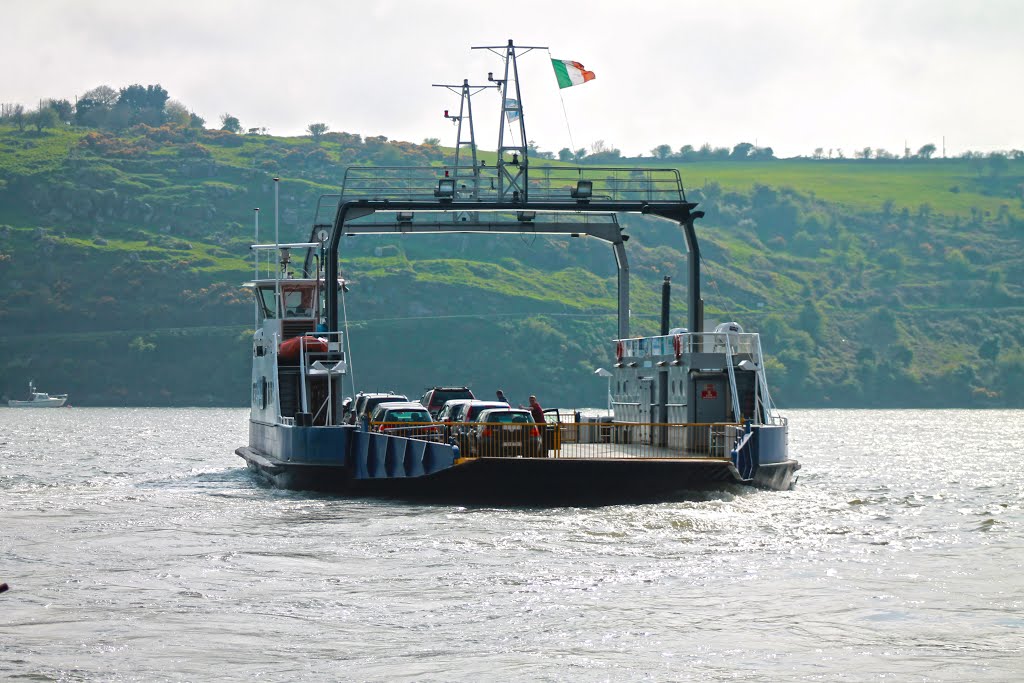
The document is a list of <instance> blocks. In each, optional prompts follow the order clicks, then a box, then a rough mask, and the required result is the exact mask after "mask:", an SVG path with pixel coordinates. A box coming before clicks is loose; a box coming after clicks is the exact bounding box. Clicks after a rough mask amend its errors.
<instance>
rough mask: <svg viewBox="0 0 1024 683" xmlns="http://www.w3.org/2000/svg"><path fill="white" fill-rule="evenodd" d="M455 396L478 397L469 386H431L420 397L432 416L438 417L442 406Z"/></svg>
mask: <svg viewBox="0 0 1024 683" xmlns="http://www.w3.org/2000/svg"><path fill="white" fill-rule="evenodd" d="M453 398H476V396H474V395H473V392H472V391H470V390H469V387H431V388H430V389H427V392H426V393H425V394H423V396H422V397H421V398H420V403H422V404H423V405H424V406H426V407H427V410H429V411H430V415H431V416H432V417H435V418H436V417H437V414H438V413H439V412H441V407H442V406H443V405H444V404H445V403H446V402H448V401H450V400H452V399H453Z"/></svg>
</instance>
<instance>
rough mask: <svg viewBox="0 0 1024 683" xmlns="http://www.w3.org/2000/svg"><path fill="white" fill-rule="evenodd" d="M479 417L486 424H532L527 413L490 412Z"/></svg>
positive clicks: (531, 418)
mask: <svg viewBox="0 0 1024 683" xmlns="http://www.w3.org/2000/svg"><path fill="white" fill-rule="evenodd" d="M480 417H481V418H483V419H484V421H486V422H500V423H502V424H526V423H529V422H533V417H531V416H530V414H529V413H513V412H497V411H491V412H488V413H487V414H486V415H481V416H480Z"/></svg>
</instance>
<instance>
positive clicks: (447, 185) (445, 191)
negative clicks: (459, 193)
mask: <svg viewBox="0 0 1024 683" xmlns="http://www.w3.org/2000/svg"><path fill="white" fill-rule="evenodd" d="M434 196H435V197H437V198H438V199H451V198H452V197H454V196H455V178H441V179H440V180H438V181H437V189H436V190H434Z"/></svg>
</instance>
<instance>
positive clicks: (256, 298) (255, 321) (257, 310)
mask: <svg viewBox="0 0 1024 683" xmlns="http://www.w3.org/2000/svg"><path fill="white" fill-rule="evenodd" d="M253 219H254V221H255V224H256V241H255V242H254V244H259V243H260V207H258V206H257V207H256V208H255V209H253ZM253 256H254V257H255V259H254V260H255V261H256V264H255V268H254V270H255V274H254V275H253V279H254V280H259V279H260V250H259V249H254V250H253ZM254 290H255V291H254V292H253V293H254V294H255V295H256V296H254V297H253V302H252V304H253V315H254V316H255V317H254V319H253V327H259V324H260V299H259V298H260V288H259V287H254Z"/></svg>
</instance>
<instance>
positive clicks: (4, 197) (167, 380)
mask: <svg viewBox="0 0 1024 683" xmlns="http://www.w3.org/2000/svg"><path fill="white" fill-rule="evenodd" d="M0 150H3V154H0V278H2V281H3V283H4V287H3V289H2V290H0V324H2V327H0V352H2V353H3V357H2V358H3V360H0V395H4V396H14V395H17V394H20V393H21V392H23V391H24V386H25V385H26V384H27V381H28V379H29V378H34V379H35V380H36V382H37V384H39V385H40V386H42V387H44V388H45V389H48V390H53V391H68V392H70V393H71V394H72V402H78V403H80V404H115V405H117V404H125V403H132V404H161V405H162V404H168V405H183V404H203V405H205V404H241V403H244V401H245V400H246V397H247V396H248V393H247V389H246V386H247V384H248V364H247V363H248V361H247V357H248V343H247V341H246V339H247V333H246V330H247V329H248V328H249V327H251V325H252V304H251V302H250V301H248V300H247V299H246V298H245V295H244V294H243V292H242V291H241V290H240V289H239V288H238V284H239V283H241V282H243V281H244V280H246V279H247V278H248V277H250V275H251V261H250V257H249V251H248V245H249V243H250V242H251V241H252V231H253V227H252V216H253V211H252V209H253V208H255V207H257V206H259V207H262V208H263V212H262V216H263V218H262V226H263V235H264V237H265V236H266V235H267V234H269V232H270V231H271V230H272V219H271V215H272V211H271V210H270V209H271V208H272V207H273V182H272V180H271V179H272V178H273V177H274V176H279V177H281V178H282V182H281V188H280V190H281V192H280V206H281V239H282V240H283V241H284V240H300V239H305V237H306V236H307V235H308V226H309V221H310V220H311V219H312V216H313V211H314V209H315V205H316V200H317V198H318V197H319V196H320V195H321V194H324V193H329V192H333V191H336V188H337V186H338V184H339V182H340V179H341V178H342V176H343V174H344V170H345V168H347V167H348V166H351V165H357V164H380V165H395V164H412V165H424V164H428V163H441V161H442V160H443V158H444V154H445V151H444V150H442V149H440V148H437V147H435V146H433V145H412V144H409V143H402V142H392V141H387V140H384V139H382V138H367V139H363V138H361V137H360V136H358V135H351V134H347V133H330V134H327V135H326V136H324V137H323V139H322V140H320V141H319V143H314V142H313V141H312V140H311V139H310V138H275V137H271V136H262V135H245V136H240V135H234V134H230V133H225V132H221V131H202V130H196V129H181V128H173V127H168V126H164V127H160V128H149V127H145V126H140V127H137V128H134V129H132V130H131V131H129V132H128V133H126V134H123V135H113V134H109V133H99V132H95V131H87V130H82V129H60V130H56V131H50V130H47V131H44V132H43V133H36V132H34V131H25V132H20V131H18V130H16V129H13V128H3V127H0ZM492 160H493V159H492ZM492 160H491V161H492ZM491 161H489V163H491ZM641 163H645V164H651V165H657V166H664V165H665V164H664V162H658V163H655V162H654V161H650V160H645V161H643V162H641ZM678 167H679V169H680V172H681V174H682V177H683V179H684V183H685V185H686V187H687V193H688V197H689V198H690V199H691V200H694V201H698V202H699V203H700V205H701V206H700V208H701V209H703V210H705V211H706V213H707V215H706V218H705V219H704V220H703V221H701V222H700V223H699V225H698V230H699V234H700V236H701V239H702V250H703V256H704V261H705V263H704V275H705V287H704V298H705V301H706V310H707V317H708V319H709V320H710V319H713V320H717V321H725V320H738V321H739V322H740V323H741V324H743V325H744V326H745V327H746V328H747V329H749V330H758V331H761V332H762V334H763V335H764V343H765V347H766V351H767V352H768V353H769V354H770V356H771V364H772V370H771V379H772V382H773V384H774V385H776V386H777V389H776V392H775V393H776V394H777V398H778V399H779V400H780V402H781V403H782V404H783V405H793V406H813V405H869V406H873V405H920V406H939V405H950V406H987V405H1024V389H1022V387H1024V381H1022V380H1024V352H1022V348H1021V343H1020V339H1021V332H1022V330H1024V289H1022V283H1024V250H1022V249H1021V235H1022V231H1024V206H1022V199H1021V197H1022V194H1021V192H1022V187H1024V162H1021V161H1012V162H1009V163H1008V165H1007V168H1005V169H1002V170H1001V171H1000V172H998V173H992V172H991V170H990V169H987V168H985V167H984V166H983V165H979V164H977V163H975V162H972V161H967V160H932V161H861V160H857V161H827V160H781V161H770V162H707V163H686V164H680V165H679V166H678ZM626 222H627V226H628V227H629V231H630V234H631V235H632V236H633V239H632V240H631V241H630V243H629V258H630V265H631V272H632V275H633V286H632V293H633V297H632V299H633V300H632V312H633V327H634V329H635V330H636V332H637V333H638V334H639V333H650V332H653V331H654V330H655V329H656V328H657V314H658V310H659V297H660V283H661V280H662V277H663V276H665V275H668V276H671V277H672V279H673V281H674V282H675V283H677V289H676V294H675V297H676V300H675V303H674V306H673V316H674V318H675V320H677V321H680V322H681V321H683V320H685V315H686V312H685V310H684V305H683V301H684V300H685V293H684V291H683V289H682V287H683V285H684V283H685V281H686V258H685V245H684V242H683V238H682V235H681V234H680V232H679V230H678V228H675V227H673V226H671V225H669V224H667V223H664V222H657V221H650V222H648V221H642V220H640V219H637V218H628V219H626ZM342 267H343V269H344V272H345V275H346V277H347V278H348V279H349V280H350V281H351V283H352V291H351V292H350V294H349V295H348V297H347V300H346V311H347V314H348V317H349V320H350V322H351V324H352V326H353V336H352V342H353V351H354V354H353V364H354V375H355V379H356V381H357V383H358V385H359V387H360V388H389V389H395V390H398V391H404V392H406V393H410V394H412V393H415V394H417V395H418V394H419V392H420V391H421V390H422V387H423V386H426V385H429V384H433V383H435V382H459V383H461V382H466V383H469V384H471V385H473V386H474V387H475V388H477V389H478V390H479V391H481V393H484V394H487V395H489V394H490V393H492V392H493V389H494V388H496V387H497V386H499V385H500V386H502V387H503V388H504V389H505V390H506V392H507V393H509V395H510V396H520V395H522V396H525V395H527V394H529V393H537V394H538V395H539V396H542V397H544V400H543V401H542V402H543V403H545V404H546V405H567V406H573V405H600V404H602V402H603V400H604V393H603V392H604V386H603V384H602V383H601V382H599V381H597V380H595V379H594V377H593V375H592V373H593V369H594V368H596V367H598V366H605V365H607V364H608V363H609V361H610V355H611V346H610V344H608V340H609V339H610V338H611V337H612V336H613V334H614V314H615V281H614V272H615V271H614V261H613V259H612V255H611V252H610V250H609V249H608V248H607V247H606V246H604V245H602V244H601V243H598V242H596V241H594V240H586V239H582V240H570V239H564V240H563V239H554V238H544V237H536V236H529V235H520V236H506V237H500V238H494V237H481V236H465V235H461V236H446V237H443V238H436V239H435V238H426V237H422V236H406V237H380V238H371V237H360V238H351V239H349V238H346V240H345V243H344V245H343V256H342Z"/></svg>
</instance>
